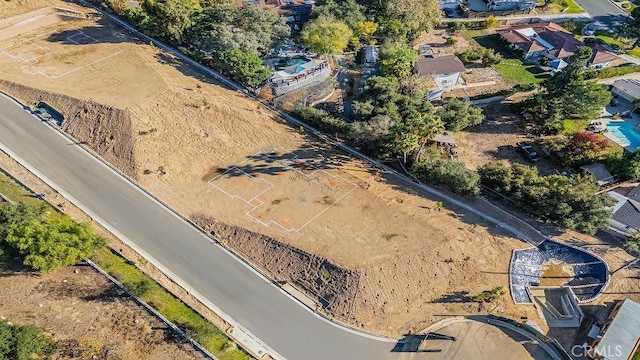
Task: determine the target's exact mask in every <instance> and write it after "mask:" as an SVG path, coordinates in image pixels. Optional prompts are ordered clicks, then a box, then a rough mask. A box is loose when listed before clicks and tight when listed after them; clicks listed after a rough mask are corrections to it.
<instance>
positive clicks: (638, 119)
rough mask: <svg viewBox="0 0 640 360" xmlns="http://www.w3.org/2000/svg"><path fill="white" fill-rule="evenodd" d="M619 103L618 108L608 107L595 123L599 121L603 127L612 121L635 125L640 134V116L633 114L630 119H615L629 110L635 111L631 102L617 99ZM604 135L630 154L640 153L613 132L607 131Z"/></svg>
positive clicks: (636, 148)
mask: <svg viewBox="0 0 640 360" xmlns="http://www.w3.org/2000/svg"><path fill="white" fill-rule="evenodd" d="M616 100H618V101H619V104H618V106H606V107H605V110H604V112H603V114H602V116H601V118H600V119H597V120H595V121H599V122H601V123H602V124H603V125H605V126H606V125H607V124H608V123H609V122H611V121H624V122H626V123H630V124H633V126H634V130H635V131H636V132H637V133H638V134H640V114H638V113H635V112H632V113H631V117H630V118H628V119H613V118H612V117H613V115H615V114H618V113H622V112H625V111H627V110H633V104H631V103H630V102H628V101H626V100H624V99H616ZM603 135H604V136H605V137H607V139H609V140H611V141H613V142H614V143H616V144H618V145H620V146H621V147H622V148H623V149H625V150H627V151H629V152H632V153H634V152H636V151H638V147H636V146H633V145H631V144H629V143H627V142H625V141H623V140H621V139H620V138H618V137H617V136H615V135H614V134H612V133H611V131H606V132H604V133H603Z"/></svg>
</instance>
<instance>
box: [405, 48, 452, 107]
mask: <svg viewBox="0 0 640 360" xmlns="http://www.w3.org/2000/svg"><path fill="white" fill-rule="evenodd" d="M464 70H465V69H464V64H463V63H462V61H460V59H458V57H457V56H455V55H444V56H438V57H420V58H419V59H418V61H417V62H416V64H415V66H414V72H415V73H417V74H419V75H421V76H422V77H424V78H432V79H433V80H434V83H435V84H434V85H435V86H434V89H433V90H432V91H431V92H430V93H429V100H438V99H440V98H441V97H442V93H443V92H444V90H445V89H447V88H450V87H452V86H455V85H456V84H457V83H458V81H460V77H461V75H462V73H463V72H464Z"/></svg>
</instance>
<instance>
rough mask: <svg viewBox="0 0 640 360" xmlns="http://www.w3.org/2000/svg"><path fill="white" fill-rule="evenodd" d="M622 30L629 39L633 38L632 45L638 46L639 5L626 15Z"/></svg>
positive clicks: (639, 41)
mask: <svg viewBox="0 0 640 360" xmlns="http://www.w3.org/2000/svg"><path fill="white" fill-rule="evenodd" d="M622 32H623V33H624V35H625V36H627V37H628V38H630V39H635V42H634V43H633V46H632V47H636V46H640V7H636V8H635V9H633V11H632V12H631V16H630V17H627V20H626V21H625V24H624V27H623V28H622Z"/></svg>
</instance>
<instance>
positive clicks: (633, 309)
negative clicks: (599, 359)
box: [595, 299, 640, 360]
mask: <svg viewBox="0 0 640 360" xmlns="http://www.w3.org/2000/svg"><path fill="white" fill-rule="evenodd" d="M639 338H640V304H637V303H635V302H633V301H631V300H629V299H626V300H624V303H623V304H622V307H620V310H619V311H618V314H617V315H616V317H615V318H614V319H613V322H611V325H609V328H608V329H607V330H606V332H605V334H604V336H603V337H602V340H600V343H598V345H597V346H596V347H595V351H596V353H598V354H607V355H608V356H606V358H607V359H609V360H626V359H630V358H631V355H632V354H631V352H632V351H633V350H634V348H635V346H636V343H637V342H638V339H639Z"/></svg>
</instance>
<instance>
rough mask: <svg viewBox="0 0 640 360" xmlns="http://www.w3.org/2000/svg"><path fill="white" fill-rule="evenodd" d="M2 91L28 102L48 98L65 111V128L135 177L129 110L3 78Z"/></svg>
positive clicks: (117, 166)
mask: <svg viewBox="0 0 640 360" xmlns="http://www.w3.org/2000/svg"><path fill="white" fill-rule="evenodd" d="M0 91H3V92H5V93H7V94H10V95H11V96H13V97H14V98H16V99H18V100H19V101H21V102H22V103H23V104H25V105H27V104H28V105H36V104H38V103H40V102H45V103H47V104H49V105H51V106H52V107H53V108H55V109H56V110H57V111H59V112H60V113H62V114H63V115H64V121H63V123H62V130H63V131H65V132H66V133H67V134H69V135H71V136H73V137H74V138H75V139H76V140H78V141H80V142H81V143H84V144H86V145H87V146H89V148H91V149H92V150H93V151H95V152H96V153H97V154H98V155H100V156H101V157H102V158H104V159H105V160H106V161H107V162H109V163H110V164H112V165H113V166H115V167H116V168H118V169H120V171H122V172H124V173H125V174H127V175H128V176H130V177H132V178H136V162H135V158H134V153H133V138H132V136H131V131H132V130H131V119H130V116H129V113H128V111H125V110H121V109H116V108H112V107H108V106H104V105H101V104H98V103H95V102H93V101H83V100H79V99H76V98H73V97H70V96H66V95H61V94H55V93H50V92H47V91H42V90H38V89H34V88H31V87H28V86H24V85H20V84H16V83H13V82H10V81H5V80H0Z"/></svg>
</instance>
